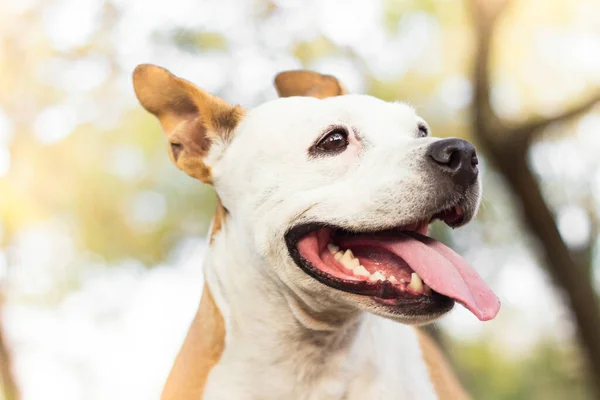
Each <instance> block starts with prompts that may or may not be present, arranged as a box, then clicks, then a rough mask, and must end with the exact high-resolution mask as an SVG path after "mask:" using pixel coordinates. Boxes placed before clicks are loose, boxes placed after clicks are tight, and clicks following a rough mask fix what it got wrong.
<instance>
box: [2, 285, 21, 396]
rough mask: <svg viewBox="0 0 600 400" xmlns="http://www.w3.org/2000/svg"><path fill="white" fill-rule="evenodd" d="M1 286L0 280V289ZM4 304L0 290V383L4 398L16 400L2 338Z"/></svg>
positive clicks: (6, 352)
mask: <svg viewBox="0 0 600 400" xmlns="http://www.w3.org/2000/svg"><path fill="white" fill-rule="evenodd" d="M1 288H2V286H1V282H0V289H1ZM3 305H4V298H3V296H2V293H1V292H0V385H2V391H3V393H2V394H3V395H4V399H6V400H18V399H19V390H18V388H17V384H16V382H15V379H14V376H13V373H12V368H11V366H12V364H11V357H10V353H9V351H8V347H7V346H6V341H5V340H4V331H3V326H2V318H1V317H2V310H3V308H4V307H3Z"/></svg>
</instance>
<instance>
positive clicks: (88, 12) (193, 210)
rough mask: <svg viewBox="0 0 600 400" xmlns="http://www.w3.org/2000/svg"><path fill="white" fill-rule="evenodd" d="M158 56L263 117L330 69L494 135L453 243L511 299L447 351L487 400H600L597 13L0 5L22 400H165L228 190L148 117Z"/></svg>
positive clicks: (11, 352)
mask: <svg viewBox="0 0 600 400" xmlns="http://www.w3.org/2000/svg"><path fill="white" fill-rule="evenodd" d="M147 62H150V63H155V64H158V65H160V66H163V67H166V68H168V69H169V70H171V71H172V72H174V73H175V74H177V75H179V76H182V77H184V78H186V79H188V80H191V81H193V82H195V83H196V84H197V85H198V86H200V87H201V88H203V89H205V90H207V91H209V92H212V93H214V94H217V95H219V96H221V97H223V98H225V99H226V100H228V101H229V102H232V103H238V104H241V105H242V106H244V107H252V106H254V105H257V104H260V103H261V102H264V101H267V100H270V99H274V98H275V97H276V93H275V90H274V88H273V86H272V79H273V77H274V76H275V74H276V73H277V72H279V71H282V70H286V69H297V68H309V69H313V70H316V71H319V72H324V73H328V74H333V75H336V76H337V77H338V78H340V80H341V81H342V82H344V83H345V84H346V86H347V87H348V88H349V90H350V91H352V92H361V93H363V92H364V93H370V94H372V95H375V96H378V97H380V98H383V99H386V100H402V101H406V102H408V103H410V104H412V105H414V106H415V107H416V108H417V109H418V112H419V113H420V114H421V115H422V116H423V117H424V118H425V119H426V120H427V121H428V122H429V124H430V125H431V127H432V130H433V133H434V135H436V136H459V137H463V138H466V139H468V140H471V141H473V142H474V143H476V145H477V146H478V147H479V149H480V153H481V154H483V160H482V164H483V165H482V169H483V172H484V199H483V205H482V207H481V211H480V213H479V216H478V218H477V220H476V221H474V222H473V223H471V224H469V225H468V226H466V227H464V228H461V229H459V230H457V231H452V232H450V231H449V230H448V229H447V228H445V227H444V226H439V225H438V226H435V228H434V233H435V235H436V236H437V237H438V238H440V239H441V240H443V241H444V242H446V243H447V244H450V245H451V246H452V247H454V248H455V249H457V250H458V251H459V252H460V253H461V254H463V255H465V257H466V258H467V260H469V261H470V262H471V263H472V264H473V265H474V266H475V267H476V268H477V269H478V271H479V272H480V273H481V275H482V276H483V277H484V278H485V279H486V281H487V282H488V283H489V284H490V286H491V287H492V288H493V289H494V290H495V291H496V293H498V294H499V296H500V298H501V299H502V302H503V308H502V310H501V312H500V314H499V316H498V317H497V318H496V319H495V320H494V321H491V322H487V323H481V322H479V321H477V320H476V319H475V318H474V317H473V316H472V315H471V314H470V313H468V312H466V311H464V310H463V309H462V308H461V307H457V309H456V310H454V311H453V312H452V313H451V315H449V316H448V317H446V318H444V319H443V320H442V321H441V323H440V324H439V325H438V327H437V328H436V329H435V333H436V334H437V335H436V336H437V337H438V340H440V342H441V343H442V344H443V345H444V348H445V349H446V351H447V352H448V354H449V355H450V357H451V359H452V362H453V363H454V364H455V365H456V369H457V371H458V372H459V375H460V377H461V379H462V381H463V382H464V384H465V385H466V386H467V387H468V388H469V390H470V391H471V393H472V394H473V396H474V398H476V399H489V400H504V399H544V400H553V399H570V400H575V399H597V398H600V392H599V391H598V390H599V388H600V312H599V310H598V299H597V293H598V290H600V259H599V256H598V250H599V248H600V241H599V236H598V228H599V223H598V213H599V212H600V106H599V107H596V106H595V104H596V102H597V101H598V100H600V1H598V0H562V1H559V0H513V1H511V2H507V1H493V0H488V1H485V0H480V1H479V2H477V1H475V0H474V1H460V0H452V1H451V0H377V1H374V0H362V1H358V0H357V1H355V0H346V1H344V2H340V1H333V0H307V1H300V0H297V1H293V0H291V1H285V0H247V1H246V0H169V1H163V2H151V3H148V2H141V1H133V0H18V1H17V0H0V307H1V308H0V316H1V319H0V382H1V383H2V388H3V390H2V395H0V398H2V396H4V399H5V400H18V399H25V400H28V399H31V400H35V399H62V400H69V399H90V400H93V399H156V398H158V396H159V393H160V390H161V388H162V385H163V382H164V380H165V378H166V375H167V373H168V371H169V369H170V367H171V364H172V362H173V359H174V357H175V354H176V352H177V351H178V349H179V346H180V345H181V343H182V340H183V337H184V335H185V333H186V331H187V328H188V324H189V322H190V321H191V319H192V316H193V314H194V312H195V310H196V307H197V305H198V302H199V299H200V295H201V290H202V285H203V277H202V259H203V254H204V253H205V249H206V245H205V238H206V233H207V228H208V225H209V223H210V218H211V215H212V213H213V211H214V207H215V195H214V194H213V193H212V191H211V189H210V188H209V187H208V186H205V185H203V184H201V183H199V182H197V181H194V180H193V179H192V178H189V177H187V176H186V175H185V174H183V173H181V172H180V171H178V170H177V169H176V168H175V167H174V166H173V165H172V164H171V162H170V160H169V158H168V155H167V151H166V150H167V147H166V142H165V139H164V138H163V135H162V133H161V131H160V128H159V125H158V123H157V121H156V120H155V119H154V118H153V117H152V116H150V115H149V114H147V113H145V112H144V111H143V110H142V109H141V107H140V106H138V104H137V102H136V100H135V97H134V94H133V89H132V85H131V79H130V76H131V72H132V70H133V68H134V67H135V66H136V65H137V64H139V63H147Z"/></svg>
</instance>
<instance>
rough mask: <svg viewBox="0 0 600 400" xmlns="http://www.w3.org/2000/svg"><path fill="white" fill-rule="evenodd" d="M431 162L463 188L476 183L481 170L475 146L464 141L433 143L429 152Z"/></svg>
mask: <svg viewBox="0 0 600 400" xmlns="http://www.w3.org/2000/svg"><path fill="white" fill-rule="evenodd" d="M427 155H428V156H429V157H430V159H431V161H432V162H433V163H434V164H435V165H437V166H438V167H440V168H441V169H442V170H443V171H444V172H446V173H448V174H449V175H450V176H451V177H452V180H453V181H454V182H455V183H456V184H458V185H461V186H468V185H470V184H472V183H473V182H475V179H477V174H479V169H478V168H477V164H478V162H479V161H478V160H477V154H476V152H475V146H473V145H472V144H471V143H469V142H467V141H466V140H462V139H456V138H452V139H443V140H438V141H437V142H434V143H432V144H431V145H430V146H429V149H428V150H427Z"/></svg>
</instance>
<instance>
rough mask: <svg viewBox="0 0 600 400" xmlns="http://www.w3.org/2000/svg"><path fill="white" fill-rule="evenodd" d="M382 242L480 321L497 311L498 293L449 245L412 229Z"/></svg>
mask: <svg viewBox="0 0 600 400" xmlns="http://www.w3.org/2000/svg"><path fill="white" fill-rule="evenodd" d="M382 244H384V246H385V247H386V248H387V249H388V250H390V251H391V252H393V253H394V254H396V255H398V256H399V257H401V258H402V259H404V261H406V263H407V264H408V265H409V266H410V267H411V268H412V269H413V270H414V271H415V272H416V273H417V274H419V276H421V278H423V281H425V283H426V284H427V285H428V286H429V287H430V288H432V289H433V290H435V291H436V292H438V293H440V294H443V295H445V296H448V297H451V298H453V299H454V300H456V301H458V302H460V303H462V304H463V305H464V306H465V307H466V308H467V309H468V310H469V311H471V312H472V313H473V314H475V316H476V317H477V318H479V319H480V320H481V321H488V320H490V319H493V318H494V317H495V316H496V314H498V311H499V310H500V300H498V297H496V295H495V294H494V292H492V291H491V289H490V288H489V287H488V286H487V285H486V283H485V282H484V281H483V279H481V277H480V276H479V275H478V274H477V272H475V270H474V269H473V268H471V266H470V265H468V264H467V262H466V261H465V260H464V258H462V257H461V256H459V255H458V254H456V253H455V252H454V251H452V250H451V249H450V248H449V247H447V246H445V245H444V244H442V243H440V242H438V241H437V240H435V239H432V238H430V237H428V236H423V235H419V234H416V233H413V234H411V236H409V235H402V237H401V238H400V239H384V240H383V241H382Z"/></svg>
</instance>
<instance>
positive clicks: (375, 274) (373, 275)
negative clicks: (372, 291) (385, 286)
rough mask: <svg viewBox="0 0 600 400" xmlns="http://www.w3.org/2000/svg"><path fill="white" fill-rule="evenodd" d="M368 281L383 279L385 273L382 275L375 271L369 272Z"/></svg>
mask: <svg viewBox="0 0 600 400" xmlns="http://www.w3.org/2000/svg"><path fill="white" fill-rule="evenodd" d="M369 280H370V281H385V275H383V274H382V273H381V272H379V271H377V272H375V273H374V274H371V276H370V277H369Z"/></svg>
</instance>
